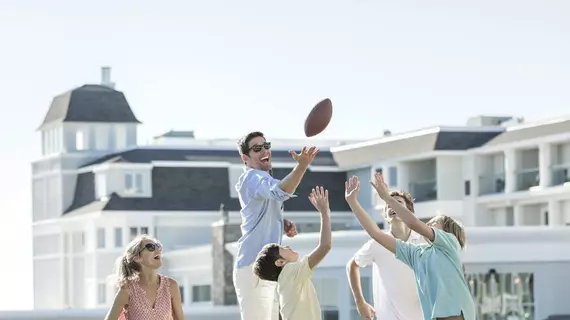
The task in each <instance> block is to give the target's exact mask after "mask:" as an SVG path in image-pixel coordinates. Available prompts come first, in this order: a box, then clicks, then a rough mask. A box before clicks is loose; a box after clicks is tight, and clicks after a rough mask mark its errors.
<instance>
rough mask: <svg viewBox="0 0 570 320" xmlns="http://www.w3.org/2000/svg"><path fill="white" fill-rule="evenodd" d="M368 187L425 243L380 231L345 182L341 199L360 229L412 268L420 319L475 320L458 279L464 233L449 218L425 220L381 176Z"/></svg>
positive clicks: (353, 182)
mask: <svg viewBox="0 0 570 320" xmlns="http://www.w3.org/2000/svg"><path fill="white" fill-rule="evenodd" d="M371 184H372V186H373V187H374V188H375V189H376V191H377V192H378V195H379V196H380V198H382V200H384V201H385V202H386V205H389V206H390V207H391V208H393V209H394V211H396V214H397V215H398V217H399V218H400V219H401V220H402V221H403V222H404V223H405V224H406V225H407V226H408V227H409V228H410V229H412V230H413V231H415V232H417V233H418V234H420V235H422V236H424V237H425V238H426V240H427V241H428V242H429V244H413V243H408V242H404V241H401V240H398V239H395V238H394V237H392V236H391V235H389V234H386V233H384V232H382V230H380V228H379V227H378V226H377V225H376V222H374V220H373V219H372V218H371V217H370V216H369V215H368V213H367V212H366V211H365V210H364V209H363V208H362V206H360V204H359V203H358V200H357V199H356V197H357V195H358V192H359V191H360V183H359V181H358V178H357V177H352V178H350V180H349V181H348V182H347V183H346V194H345V196H346V200H347V202H348V204H349V206H350V208H351V209H352V211H353V212H354V214H355V216H356V217H357V219H358V221H359V222H360V224H361V225H362V227H363V228H364V229H365V230H366V232H368V234H369V235H370V236H371V237H372V238H373V239H374V240H376V241H377V242H378V243H380V244H381V245H382V246H383V247H385V248H386V249H388V250H390V251H392V252H393V253H395V254H396V258H397V259H399V260H401V261H402V262H404V263H405V264H407V265H408V266H410V267H411V268H412V270H414V276H415V278H416V286H417V289H418V295H419V298H420V304H421V306H422V310H423V313H424V319H425V320H433V319H437V320H462V319H463V320H475V305H474V303H473V298H472V297H471V294H470V293H469V288H468V287H467V283H466V282H465V278H464V277H463V270H462V264H461V260H460V251H461V249H462V248H463V247H464V245H465V231H464V230H463V227H462V226H461V225H460V224H459V223H457V222H456V221H455V220H454V219H453V218H451V217H448V216H437V217H435V218H433V219H431V220H430V221H429V222H428V223H427V224H425V223H423V222H422V221H421V220H419V219H418V218H417V217H416V216H414V214H413V213H411V212H410V211H409V210H408V209H407V208H406V207H405V206H404V205H402V204H401V203H399V202H398V201H397V200H396V199H393V198H392V197H391V196H390V191H389V190H388V187H387V186H386V184H385V183H384V179H383V178H382V175H381V174H379V173H376V174H375V182H371Z"/></svg>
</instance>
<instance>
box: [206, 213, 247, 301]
mask: <svg viewBox="0 0 570 320" xmlns="http://www.w3.org/2000/svg"><path fill="white" fill-rule="evenodd" d="M220 213H221V215H222V218H221V219H220V220H219V221H218V222H215V223H214V224H213V225H212V279H213V283H212V301H213V303H214V305H215V306H227V305H236V304H237V297H236V292H235V288H234V282H233V274H232V273H233V270H234V256H233V255H232V254H231V253H230V252H229V251H228V250H226V244H227V243H231V242H235V241H237V240H238V239H239V238H240V237H241V229H240V226H239V225H237V224H233V225H232V224H230V219H229V212H228V210H226V209H225V208H224V204H223V203H222V204H221V205H220Z"/></svg>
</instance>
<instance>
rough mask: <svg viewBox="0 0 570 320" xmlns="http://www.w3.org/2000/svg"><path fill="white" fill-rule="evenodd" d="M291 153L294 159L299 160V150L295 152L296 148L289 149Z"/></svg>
mask: <svg viewBox="0 0 570 320" xmlns="http://www.w3.org/2000/svg"><path fill="white" fill-rule="evenodd" d="M289 154H291V157H292V158H293V160H295V161H298V160H299V155H297V152H295V150H289Z"/></svg>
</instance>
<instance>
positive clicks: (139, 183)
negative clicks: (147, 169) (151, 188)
mask: <svg viewBox="0 0 570 320" xmlns="http://www.w3.org/2000/svg"><path fill="white" fill-rule="evenodd" d="M125 192H126V193H128V194H137V193H142V192H143V175H142V173H127V174H125Z"/></svg>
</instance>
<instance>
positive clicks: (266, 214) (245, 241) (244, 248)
mask: <svg viewBox="0 0 570 320" xmlns="http://www.w3.org/2000/svg"><path fill="white" fill-rule="evenodd" d="M279 182H280V181H279V180H277V179H274V178H273V177H272V176H271V175H269V173H268V172H265V171H262V170H256V169H250V168H248V169H246V170H245V171H244V173H243V174H242V175H241V176H240V177H239V181H238V183H237V184H236V191H237V192H238V197H239V202H240V204H241V211H240V213H241V222H242V223H241V233H242V236H241V238H240V239H239V240H238V250H237V256H236V261H235V267H236V268H241V267H246V266H249V265H251V264H253V262H254V261H255V258H256V257H257V254H259V251H261V249H262V248H263V246H265V245H266V244H269V243H279V244H281V239H282V237H283V217H282V215H281V213H282V211H283V201H285V200H287V199H289V198H291V197H293V195H292V194H290V193H287V192H285V191H283V190H281V188H280V187H279Z"/></svg>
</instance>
